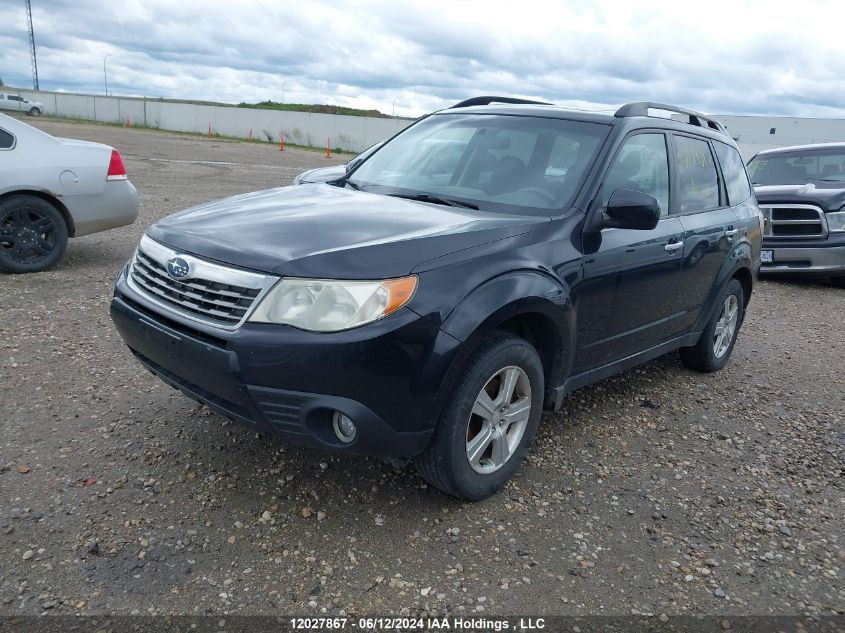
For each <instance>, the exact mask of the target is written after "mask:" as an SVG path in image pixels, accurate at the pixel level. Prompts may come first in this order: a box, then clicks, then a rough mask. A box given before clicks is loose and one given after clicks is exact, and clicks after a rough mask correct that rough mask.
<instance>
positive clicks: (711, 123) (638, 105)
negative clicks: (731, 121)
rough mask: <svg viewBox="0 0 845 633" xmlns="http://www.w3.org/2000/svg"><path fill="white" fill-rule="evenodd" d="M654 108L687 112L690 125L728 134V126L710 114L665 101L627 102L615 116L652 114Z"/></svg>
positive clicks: (679, 112) (680, 112)
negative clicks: (668, 103)
mask: <svg viewBox="0 0 845 633" xmlns="http://www.w3.org/2000/svg"><path fill="white" fill-rule="evenodd" d="M651 109H654V110H666V111H667V112H677V113H678V114H685V115H687V116H688V117H689V120H688V121H687V123H689V124H690V125H697V126H698V127H706V128H710V129H711V130H716V131H717V132H721V133H722V134H727V133H728V130H727V128H726V127H725V126H724V125H722V124H721V123H719V122H718V121H717V120H716V119H711V118H710V117H708V116H705V115H703V114H701V113H700V112H695V111H693V110H687V109H686V108H679V107H678V106H673V105H667V104H665V103H653V102H651V101H635V102H634V103H626V104H625V105H623V106H622V107H621V108H619V109H618V110H617V111H616V114H614V115H613V116H615V117H619V118H624V117H629V116H650V115H649V113H648V111H649V110H651Z"/></svg>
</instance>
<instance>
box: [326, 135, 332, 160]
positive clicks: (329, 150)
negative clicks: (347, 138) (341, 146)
mask: <svg viewBox="0 0 845 633" xmlns="http://www.w3.org/2000/svg"><path fill="white" fill-rule="evenodd" d="M331 141H332V140H331V139H330V138H327V139H326V158H331V157H332V150H331V149H329V146H330V145H331Z"/></svg>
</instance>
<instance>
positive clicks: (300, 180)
mask: <svg viewBox="0 0 845 633" xmlns="http://www.w3.org/2000/svg"><path fill="white" fill-rule="evenodd" d="M382 145H384V141H379V142H378V143H376V144H375V145H371V146H370V147H368V148H367V149H365V150H364V151H363V152H361V153H360V154H358V155H357V156H356V157H355V158H353V159H352V160H350V161H349V162H348V163H346V164H345V165H329V166H328V167H315V168H314V169H309V170H308V171H304V172H302V173H301V174H299V175H298V176H297V177H296V178H294V179H293V184H295V185H311V184H314V183H319V182H331V181H332V180H337V179H338V178H340V177H342V176H345V175H346V174H347V173H348V172H350V171H352V170H353V169H355V168H356V167H358V165H360V164H361V163H363V162H364V161H365V160H367V159H368V158H369V157H370V155H371V154H372V153H373V152H375V151H376V150H377V149H378V148H379V147H381V146H382Z"/></svg>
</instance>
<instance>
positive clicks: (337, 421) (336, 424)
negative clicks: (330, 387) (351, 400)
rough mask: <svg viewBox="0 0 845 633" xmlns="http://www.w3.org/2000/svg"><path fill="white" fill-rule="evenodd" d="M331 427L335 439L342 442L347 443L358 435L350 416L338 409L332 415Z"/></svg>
mask: <svg viewBox="0 0 845 633" xmlns="http://www.w3.org/2000/svg"><path fill="white" fill-rule="evenodd" d="M332 428H334V434H335V435H337V439H339V440H340V441H341V442H343V443H344V444H349V443H350V442H351V441H352V440H354V439H355V436H356V435H358V429H357V428H356V427H355V423H354V422H353V421H352V418H350V417H349V416H348V415H346V414H345V413H341V412H340V411H335V412H334V416H332Z"/></svg>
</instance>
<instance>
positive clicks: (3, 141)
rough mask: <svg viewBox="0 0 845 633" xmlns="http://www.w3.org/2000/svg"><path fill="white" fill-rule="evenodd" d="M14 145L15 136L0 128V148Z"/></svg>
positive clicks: (9, 147)
mask: <svg viewBox="0 0 845 633" xmlns="http://www.w3.org/2000/svg"><path fill="white" fill-rule="evenodd" d="M14 146H15V137H14V136H12V135H11V134H9V133H8V132H7V131H6V130H3V129H0V149H12V148H13V147H14Z"/></svg>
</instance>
